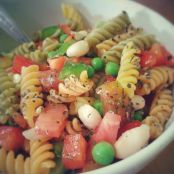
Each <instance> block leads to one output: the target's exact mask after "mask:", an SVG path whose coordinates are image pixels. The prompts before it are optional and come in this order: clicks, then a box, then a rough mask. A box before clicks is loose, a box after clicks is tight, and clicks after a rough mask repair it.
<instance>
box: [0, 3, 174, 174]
mask: <svg viewBox="0 0 174 174" xmlns="http://www.w3.org/2000/svg"><path fill="white" fill-rule="evenodd" d="M62 2H67V3H72V4H75V6H76V7H77V8H78V10H79V11H80V12H81V13H82V14H83V16H84V18H85V19H86V21H87V22H88V23H89V24H90V26H94V25H95V24H96V21H100V20H107V19H109V18H112V17H114V16H116V15H117V14H119V13H120V12H121V11H122V10H125V11H127V12H128V14H129V16H130V18H131V20H132V22H133V24H135V25H136V26H140V27H143V28H144V29H145V30H146V31H147V32H149V33H152V34H155V35H156V37H157V39H158V40H159V41H161V42H162V43H163V44H164V45H165V46H166V47H167V48H168V49H169V50H170V51H171V52H172V53H173V54H174V47H173V41H174V26H173V25H172V24H171V23H170V22H168V21H167V20H166V19H165V18H163V17H162V16H160V15H159V14H157V13H156V12H154V11H152V10H150V9H148V8H146V7H144V6H142V5H140V4H137V3H135V2H132V1H127V0H88V1H82V0H52V1H43V0H37V1H35V0H30V1H28V0H23V1H15V0H2V5H3V6H4V7H5V8H6V9H7V10H8V12H9V13H10V14H11V16H13V17H14V19H15V20H16V21H17V22H18V23H19V25H20V27H21V28H22V29H23V30H24V31H25V32H26V33H27V34H28V35H31V33H33V32H35V31H37V30H38V29H40V28H42V27H43V26H48V25H53V24H56V23H59V22H62V21H63V20H62V15H61V11H60V4H61V3H62ZM9 3H12V5H9ZM7 46H8V45H7ZM173 132H174V113H173V114H172V117H171V119H170V120H169V122H168V124H167V126H166V130H165V132H164V133H163V134H162V135H161V136H160V137H159V138H158V139H157V140H155V141H154V142H153V143H151V144H150V145H148V146H147V147H146V148H144V149H143V150H141V151H140V152H138V153H136V154H134V155H132V156H131V157H129V158H127V159H125V160H122V161H120V162H117V163H115V164H113V165H110V166H107V167H105V168H102V169H98V170H95V171H94V172H87V173H89V174H92V173H95V174H106V173H109V174H114V173H115V174H133V173H136V172H138V171H140V170H141V169H142V168H143V167H144V166H146V165H147V164H148V163H149V162H150V161H151V160H152V159H153V158H155V157H156V156H157V155H158V154H159V153H160V152H161V151H162V150H163V149H164V148H165V147H166V146H167V145H168V144H169V143H170V142H171V141H172V140H173V139H174V133H173Z"/></svg>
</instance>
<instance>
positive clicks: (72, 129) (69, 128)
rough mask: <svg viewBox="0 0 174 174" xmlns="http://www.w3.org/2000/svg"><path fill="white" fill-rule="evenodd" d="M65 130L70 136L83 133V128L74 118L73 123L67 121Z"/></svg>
mask: <svg viewBox="0 0 174 174" xmlns="http://www.w3.org/2000/svg"><path fill="white" fill-rule="evenodd" d="M65 129H66V132H67V133H68V134H70V135H71V134H77V133H80V132H81V131H82V126H81V123H80V121H79V120H78V118H73V119H72V121H67V123H66V127H65Z"/></svg>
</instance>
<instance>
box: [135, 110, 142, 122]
mask: <svg viewBox="0 0 174 174" xmlns="http://www.w3.org/2000/svg"><path fill="white" fill-rule="evenodd" d="M142 115H143V112H142V111H136V112H135V113H134V116H133V119H134V120H138V121H142V120H143V116H142Z"/></svg>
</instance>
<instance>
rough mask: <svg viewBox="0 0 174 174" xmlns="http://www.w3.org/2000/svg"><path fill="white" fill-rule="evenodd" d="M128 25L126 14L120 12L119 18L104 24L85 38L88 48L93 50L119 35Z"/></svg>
mask: <svg viewBox="0 0 174 174" xmlns="http://www.w3.org/2000/svg"><path fill="white" fill-rule="evenodd" d="M129 25H130V20H129V17H128V15H127V13H126V12H122V13H121V14H120V15H119V16H117V17H115V18H113V19H111V20H110V21H108V22H106V23H105V24H104V25H103V26H101V27H100V28H95V29H94V30H92V31H91V33H89V35H88V36H87V37H86V38H85V40H86V41H87V42H88V44H89V46H90V48H91V49H92V48H95V46H96V45H97V44H99V43H101V42H102V41H104V40H106V39H109V38H111V37H113V36H115V35H116V34H119V33H121V32H122V31H123V30H124V29H125V28H127V27H128V26H129Z"/></svg>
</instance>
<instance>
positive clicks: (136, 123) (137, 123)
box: [117, 121, 142, 138]
mask: <svg viewBox="0 0 174 174" xmlns="http://www.w3.org/2000/svg"><path fill="white" fill-rule="evenodd" d="M141 125H142V123H141V122H140V121H131V122H128V123H126V124H125V125H123V126H122V127H120V129H119V130H118V137H117V138H119V137H120V136H121V135H122V134H123V133H124V132H126V131H127V130H130V129H133V128H135V127H140V126H141Z"/></svg>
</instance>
